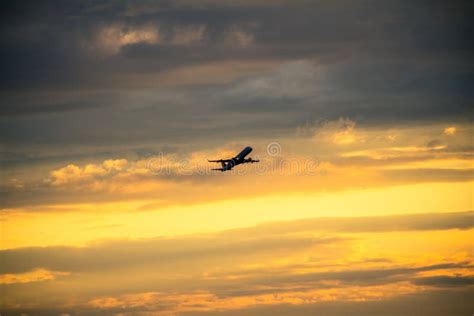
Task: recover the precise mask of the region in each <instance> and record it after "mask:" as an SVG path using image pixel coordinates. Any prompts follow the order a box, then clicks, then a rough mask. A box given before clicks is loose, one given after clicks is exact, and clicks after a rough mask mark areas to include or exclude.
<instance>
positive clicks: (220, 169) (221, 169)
mask: <svg viewBox="0 0 474 316" xmlns="http://www.w3.org/2000/svg"><path fill="white" fill-rule="evenodd" d="M211 170H217V171H224V169H223V168H216V169H211Z"/></svg>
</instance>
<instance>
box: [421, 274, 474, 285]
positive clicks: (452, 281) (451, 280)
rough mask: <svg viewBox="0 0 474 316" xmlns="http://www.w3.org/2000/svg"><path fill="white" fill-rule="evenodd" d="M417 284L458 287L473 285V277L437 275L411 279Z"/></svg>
mask: <svg viewBox="0 0 474 316" xmlns="http://www.w3.org/2000/svg"><path fill="white" fill-rule="evenodd" d="M413 282H414V283H415V284H418V285H428V286H434V287H441V288H443V287H457V288H458V287H460V286H470V285H474V277H472V276H450V275H439V276H433V277H424V278H417V279H415V280H414V281H413Z"/></svg>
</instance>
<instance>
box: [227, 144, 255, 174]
mask: <svg viewBox="0 0 474 316" xmlns="http://www.w3.org/2000/svg"><path fill="white" fill-rule="evenodd" d="M251 152H252V147H245V148H244V149H243V150H242V151H241V152H240V153H239V154H238V155H237V156H235V157H234V158H232V159H231V160H230V161H228V162H222V169H223V170H222V171H227V170H230V169H232V168H234V167H235V166H237V165H240V164H241V163H243V162H244V161H245V157H246V156H247V155H248V154H250V153H251Z"/></svg>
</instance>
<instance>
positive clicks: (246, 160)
mask: <svg viewBox="0 0 474 316" xmlns="http://www.w3.org/2000/svg"><path fill="white" fill-rule="evenodd" d="M254 162H260V160H254V159H252V158H249V159H245V160H244V163H254Z"/></svg>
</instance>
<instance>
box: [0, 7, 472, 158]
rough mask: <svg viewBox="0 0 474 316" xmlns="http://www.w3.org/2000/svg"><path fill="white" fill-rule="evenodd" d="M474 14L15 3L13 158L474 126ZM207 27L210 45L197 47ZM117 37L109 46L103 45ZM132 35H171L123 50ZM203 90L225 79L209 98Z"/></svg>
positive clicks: (8, 87) (5, 131)
mask: <svg viewBox="0 0 474 316" xmlns="http://www.w3.org/2000/svg"><path fill="white" fill-rule="evenodd" d="M473 10H474V9H473V6H472V4H471V3H470V2H468V1H456V2H446V1H432V2H425V1H406V2H399V1H388V2H383V3H381V2H379V1H359V2H356V3H354V2H309V1H296V2H293V1H291V2H285V1H279V2H278V3H272V4H267V3H266V2H265V1H261V2H256V3H254V2H250V1H239V2H237V3H229V2H221V1H216V2H213V1H205V2H195V1H192V2H187V1H178V2H176V1H152V2H148V1H147V2H139V3H136V2H133V3H132V2H127V1H114V2H95V1H42V2H33V1H31V2H30V1H15V2H5V3H2V20H1V21H0V32H1V34H2V41H1V43H0V46H1V47H0V48H1V49H0V67H1V69H2V75H1V76H0V82H1V86H2V90H1V91H2V92H0V99H1V110H0V116H2V117H1V118H0V126H1V128H0V134H1V135H2V139H1V140H2V144H3V145H4V146H5V148H6V149H5V152H6V154H7V155H9V156H11V157H13V156H15V155H18V154H19V153H18V150H19V149H18V148H19V147H21V146H23V147H22V148H24V149H25V148H26V150H28V148H31V147H32V146H45V145H50V146H52V147H55V148H61V150H64V151H68V152H70V151H71V149H74V148H79V147H80V146H82V147H84V148H85V147H87V148H88V149H89V150H90V152H97V151H98V149H97V148H98V147H100V148H101V151H104V150H112V149H110V147H113V146H115V149H114V150H116V147H117V146H122V148H127V147H128V146H131V145H132V144H133V146H137V144H138V143H140V144H138V145H141V146H144V147H146V146H148V145H149V144H150V143H155V144H156V143H159V144H160V146H165V145H167V144H170V145H173V146H174V145H176V144H183V143H189V142H190V139H192V140H191V142H194V141H195V140H197V141H199V140H202V139H211V140H213V141H215V142H222V141H225V140H226V139H229V138H242V137H249V136H254V135H259V136H260V137H266V136H268V137H270V136H271V137H278V136H279V135H283V134H285V133H288V131H291V130H294V128H295V127H296V126H300V125H303V124H305V123H308V122H313V121H316V120H321V119H328V120H331V119H337V118H339V117H350V118H352V119H355V120H356V121H358V122H360V124H364V123H367V124H368V123H371V124H379V125H384V124H385V125H386V124H397V123H400V122H411V123H413V122H415V123H420V122H427V121H432V120H446V119H454V120H456V119H464V120H466V119H469V117H470V116H471V115H472V109H471V108H472V107H471V99H472V97H473V94H472V89H470V87H471V86H472V85H473V83H474V77H473V65H472V58H471V56H472V52H473V44H472V41H471V40H470V39H471V38H472V34H473V23H472V19H471V16H472V12H473ZM200 27H202V34H200V35H199V39H198V40H196V41H192V40H191V41H190V42H189V43H188V42H186V41H188V40H189V36H190V35H189V34H187V33H186V32H188V33H189V32H191V31H193V30H198V29H199V28H200ZM110 28H112V33H113V34H115V35H110V34H109V35H107V36H109V41H108V42H107V40H106V39H104V37H101V36H102V35H103V32H104V30H110ZM114 32H115V33H114ZM127 32H128V33H127ZM133 32H138V33H140V32H152V33H153V32H158V33H159V35H156V34H155V35H156V36H157V38H152V39H150V38H149V37H148V39H147V37H146V36H145V38H140V36H138V39H135V40H130V38H128V39H126V40H125V41H124V42H120V38H118V37H117V36H123V35H124V34H128V35H129V37H130V36H132V35H133V34H134V33H133ZM180 32H184V33H185V34H184V35H183V34H181V33H180ZM101 34H102V35H101ZM117 34H118V35H117ZM145 35H146V34H145ZM107 36H106V37H107ZM114 36H116V37H114ZM147 36H152V37H153V36H154V35H153V34H152V35H149V34H148V35H147ZM180 36H181V37H182V38H181V39H180V38H179V37H180ZM191 37H192V36H191ZM176 40H178V41H177V42H176ZM180 40H181V41H184V44H183V43H181V44H179V41H180ZM177 43H178V44H177ZM107 45H109V46H110V45H112V46H113V47H107ZM268 60H275V61H277V62H278V63H283V64H288V65H286V66H283V67H281V68H278V69H276V70H275V71H274V72H273V73H271V74H261V75H256V74H255V73H252V75H251V76H250V75H248V76H246V75H245V74H244V75H242V76H241V77H239V78H238V79H234V80H231V82H227V83H222V82H221V81H220V79H219V76H220V75H219V74H216V73H212V72H210V73H209V74H208V75H205V74H204V75H199V76H196V77H195V78H193V79H192V80H191V82H192V83H193V84H194V85H185V86H183V85H180V79H179V78H178V79H175V81H174V82H173V84H172V85H177V86H178V87H170V86H164V85H163V84H162V82H161V81H160V80H162V79H163V78H161V79H160V80H157V79H156V78H155V77H154V76H159V75H161V76H164V77H165V78H167V76H169V72H170V71H173V70H176V69H191V68H190V67H195V66H200V65H207V64H209V63H215V62H224V63H225V62H226V61H238V62H240V63H246V62H254V63H255V62H257V63H258V62H266V61H268ZM298 60H299V61H301V60H304V61H303V62H302V64H301V62H300V64H298V63H296V65H295V63H294V61H298ZM222 67H223V72H224V73H232V72H233V71H235V70H234V69H232V68H226V67H228V66H225V65H223V66H222ZM190 73H191V74H192V70H190ZM315 74H316V75H315ZM203 76H205V77H216V79H215V80H214V81H213V83H205V84H204V83H203V82H202V80H201V79H202V77H203ZM262 85H263V87H262ZM45 91H46V92H47V93H50V94H49V98H48V97H45V95H46V94H45ZM104 91H105V92H104ZM27 92H28V93H27ZM19 145H21V146H19ZM84 150H85V149H84ZM84 150H83V151H82V152H84ZM10 163H11V162H10Z"/></svg>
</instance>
